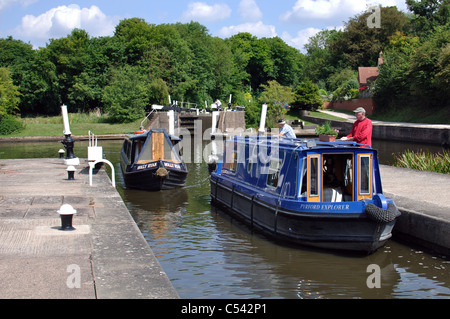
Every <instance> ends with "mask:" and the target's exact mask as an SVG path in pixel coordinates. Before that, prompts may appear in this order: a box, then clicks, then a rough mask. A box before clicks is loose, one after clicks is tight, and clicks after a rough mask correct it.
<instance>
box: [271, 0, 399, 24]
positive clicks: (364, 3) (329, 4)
mask: <svg viewBox="0 0 450 319" xmlns="http://www.w3.org/2000/svg"><path fill="white" fill-rule="evenodd" d="M372 5H382V6H383V7H387V6H397V8H398V9H399V10H404V8H405V4H404V1H403V0H375V1H373V0H297V1H296V2H295V4H294V6H293V7H292V9H291V10H289V11H287V12H285V13H284V14H282V15H281V16H280V19H281V21H283V22H289V23H294V24H299V25H308V24H311V23H314V22H316V23H317V22H321V21H322V22H325V21H326V22H327V24H328V25H331V24H336V25H341V24H342V22H343V21H348V19H349V18H352V17H354V16H355V15H357V14H360V13H362V12H364V11H366V10H368V8H369V7H370V6H372Z"/></svg>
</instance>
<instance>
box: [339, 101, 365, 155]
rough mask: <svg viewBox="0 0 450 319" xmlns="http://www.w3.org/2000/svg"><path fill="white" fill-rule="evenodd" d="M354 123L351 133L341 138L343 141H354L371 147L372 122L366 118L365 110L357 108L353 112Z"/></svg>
mask: <svg viewBox="0 0 450 319" xmlns="http://www.w3.org/2000/svg"><path fill="white" fill-rule="evenodd" d="M353 112H355V115H356V119H357V120H356V121H355V123H353V127H352V131H351V132H350V134H349V135H347V136H344V137H343V138H341V140H343V141H355V142H357V143H359V144H365V145H369V146H370V147H372V121H371V120H369V119H368V118H367V117H366V110H365V109H364V108H362V107H358V108H357V109H356V110H354V111H353Z"/></svg>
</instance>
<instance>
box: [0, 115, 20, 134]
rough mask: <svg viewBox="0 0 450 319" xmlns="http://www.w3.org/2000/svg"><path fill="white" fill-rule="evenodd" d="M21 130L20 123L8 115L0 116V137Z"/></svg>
mask: <svg viewBox="0 0 450 319" xmlns="http://www.w3.org/2000/svg"><path fill="white" fill-rule="evenodd" d="M22 129H23V125H22V123H21V122H20V121H19V120H18V119H17V118H16V117H15V116H12V115H10V114H7V115H3V116H0V135H9V134H11V133H14V132H17V131H20V130H22Z"/></svg>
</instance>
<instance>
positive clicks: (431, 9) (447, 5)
mask: <svg viewBox="0 0 450 319" xmlns="http://www.w3.org/2000/svg"><path fill="white" fill-rule="evenodd" d="M406 5H407V7H408V10H409V11H411V12H412V13H414V17H413V20H412V23H411V24H412V27H413V30H414V32H415V33H416V34H417V35H420V34H421V35H426V34H428V33H429V32H432V31H433V29H434V28H435V27H437V26H439V25H446V24H447V23H448V22H449V19H450V2H449V1H448V0H420V1H417V0H406Z"/></svg>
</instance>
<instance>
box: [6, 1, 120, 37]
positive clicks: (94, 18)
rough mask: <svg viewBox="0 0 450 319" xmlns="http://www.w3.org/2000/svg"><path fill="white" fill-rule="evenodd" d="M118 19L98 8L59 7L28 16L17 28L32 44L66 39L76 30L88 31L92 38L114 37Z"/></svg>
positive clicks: (18, 32)
mask: <svg viewBox="0 0 450 319" xmlns="http://www.w3.org/2000/svg"><path fill="white" fill-rule="evenodd" d="M117 22H118V19H116V18H111V17H108V16H106V15H105V14H104V13H103V12H102V11H101V10H100V9H99V8H98V7H97V6H94V5H93V6H91V7H90V8H80V7H79V6H78V5H70V6H59V7H57V8H53V9H50V10H49V11H47V12H45V13H43V14H41V15H39V16H37V17H36V16H33V15H26V16H24V17H23V18H22V24H21V25H20V26H19V27H18V28H16V30H15V33H16V34H17V35H18V36H19V37H25V38H27V39H29V40H30V41H31V42H32V43H34V42H40V41H47V40H49V39H50V38H59V37H64V36H67V35H68V34H70V32H72V30H73V29H74V28H80V29H84V30H86V32H88V33H89V35H90V36H92V37H98V36H108V35H113V33H114V30H115V25H116V24H117Z"/></svg>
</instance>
